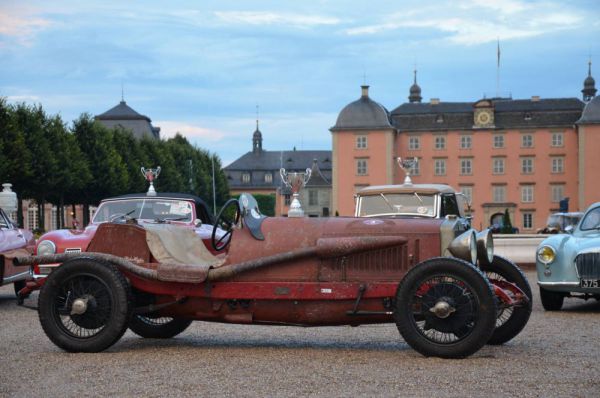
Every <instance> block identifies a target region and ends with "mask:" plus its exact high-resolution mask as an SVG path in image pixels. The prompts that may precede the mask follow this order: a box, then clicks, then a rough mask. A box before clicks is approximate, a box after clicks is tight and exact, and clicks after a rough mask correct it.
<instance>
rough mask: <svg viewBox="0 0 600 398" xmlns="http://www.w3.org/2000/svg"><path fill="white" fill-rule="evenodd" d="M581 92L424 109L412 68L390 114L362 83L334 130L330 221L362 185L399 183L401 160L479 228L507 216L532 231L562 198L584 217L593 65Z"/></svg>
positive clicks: (594, 112) (598, 116)
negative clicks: (465, 207) (462, 199)
mask: <svg viewBox="0 0 600 398" xmlns="http://www.w3.org/2000/svg"><path fill="white" fill-rule="evenodd" d="M583 85H584V87H583V89H582V90H581V92H582V93H583V96H582V100H580V99H579V98H575V97H572V98H540V97H538V96H533V97H531V98H530V99H512V98H487V99H486V98H484V99H481V100H478V101H475V102H444V101H441V100H439V99H435V98H433V99H431V100H430V101H429V102H422V101H421V100H422V97H421V88H420V87H419V86H418V84H417V79H416V71H415V80H414V84H413V85H412V86H411V87H410V95H409V97H408V99H409V102H407V103H404V104H402V105H400V106H398V107H396V108H395V109H393V110H392V111H391V112H390V111H388V110H387V109H386V108H385V107H384V106H382V105H381V104H379V103H377V102H375V101H374V100H372V99H371V98H370V97H369V86H362V94H361V97H360V98H359V99H358V100H356V101H354V102H352V103H350V104H348V105H347V106H346V107H344V108H343V109H342V111H341V112H340V114H339V116H338V118H337V122H336V123H335V126H333V127H332V128H331V129H330V130H331V135H332V163H333V164H332V204H331V213H332V215H333V214H336V213H338V214H339V215H342V216H344V215H352V214H353V212H354V194H355V193H356V192H357V191H358V190H360V189H361V188H363V187H366V186H369V185H383V184H402V182H403V180H404V173H403V172H402V170H400V169H399V167H398V166H397V164H396V162H395V158H396V157H398V156H400V157H416V158H418V160H419V162H418V165H417V167H416V168H415V170H414V173H413V175H414V177H413V178H412V180H413V182H414V183H440V184H448V185H451V186H452V187H454V188H455V189H456V190H457V191H462V192H463V193H464V194H465V195H466V196H467V197H468V198H469V199H470V200H471V203H472V206H471V212H472V213H471V214H472V216H473V226H474V227H477V228H480V227H487V226H489V225H491V224H493V223H494V222H495V221H496V220H497V218H498V217H500V215H501V214H502V213H504V212H505V210H506V209H508V211H509V213H510V216H511V221H512V224H513V226H515V227H517V228H518V229H519V230H520V231H521V232H522V233H527V232H535V231H536V229H537V228H540V227H543V226H544V225H545V222H546V218H547V217H548V215H549V214H551V213H553V212H557V211H558V210H559V202H560V201H561V200H563V199H566V198H568V199H569V200H568V203H569V209H568V210H569V211H577V210H585V208H586V207H587V206H589V205H590V204H591V203H594V202H597V201H600V184H599V181H600V96H596V88H595V82H594V79H593V78H592V76H591V63H590V64H589V69H588V76H587V77H586V78H585V80H584V84H583ZM563 203H564V201H563Z"/></svg>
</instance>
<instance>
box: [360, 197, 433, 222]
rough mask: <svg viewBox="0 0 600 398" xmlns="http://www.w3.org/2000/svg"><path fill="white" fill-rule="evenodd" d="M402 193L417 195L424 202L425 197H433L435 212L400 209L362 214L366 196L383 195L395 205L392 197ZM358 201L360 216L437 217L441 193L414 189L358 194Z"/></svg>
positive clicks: (385, 199) (389, 203)
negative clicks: (421, 191) (410, 190)
mask: <svg viewBox="0 0 600 398" xmlns="http://www.w3.org/2000/svg"><path fill="white" fill-rule="evenodd" d="M400 195H402V196H406V197H416V198H417V200H418V201H421V202H424V200H423V199H424V198H427V199H429V198H431V197H433V206H431V207H432V208H433V214H428V213H425V212H424V213H419V212H400V211H396V212H394V211H390V212H381V213H373V214H362V210H363V205H364V200H365V199H366V198H373V197H381V198H383V200H384V201H386V203H388V205H389V206H391V207H393V206H394V205H393V204H391V202H390V199H391V198H393V197H394V196H400ZM357 201H358V203H357V211H356V214H357V216H358V217H381V216H386V217H390V216H404V217H425V218H437V217H438V216H439V204H440V195H439V194H431V193H419V192H417V191H414V192H381V193H378V194H369V195H364V194H363V195H358V197H357ZM423 207H426V208H428V207H429V206H423ZM390 210H391V209H390Z"/></svg>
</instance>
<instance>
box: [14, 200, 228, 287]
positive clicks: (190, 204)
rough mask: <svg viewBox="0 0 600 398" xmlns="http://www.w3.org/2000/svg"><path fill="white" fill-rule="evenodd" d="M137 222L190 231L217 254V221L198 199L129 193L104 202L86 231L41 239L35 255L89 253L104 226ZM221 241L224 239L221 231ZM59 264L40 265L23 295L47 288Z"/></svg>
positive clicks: (55, 233) (54, 233) (65, 231)
mask: <svg viewBox="0 0 600 398" xmlns="http://www.w3.org/2000/svg"><path fill="white" fill-rule="evenodd" d="M107 222H113V223H115V222H116V223H127V222H134V223H136V224H139V225H142V226H143V225H145V224H171V225H176V226H180V227H182V228H189V229H192V230H194V231H195V232H196V234H197V235H198V236H199V237H200V238H201V239H202V240H203V241H204V242H205V244H206V246H207V247H208V248H209V249H211V250H213V252H214V253H216V250H214V249H212V247H211V245H210V239H211V233H212V231H213V224H214V219H213V216H212V214H211V213H210V211H209V209H208V206H207V205H206V203H205V202H204V201H203V200H202V199H200V198H199V197H197V196H194V195H189V194H182V193H158V194H154V195H149V194H147V193H139V194H129V195H122V196H117V197H114V198H109V199H104V200H103V201H102V202H100V205H99V206H98V209H97V210H96V212H95V214H94V217H93V218H92V221H91V223H90V224H89V225H88V226H87V227H86V228H85V229H83V230H76V229H59V230H55V231H50V232H47V233H45V234H44V235H42V236H40V238H39V239H38V243H37V246H36V248H35V253H36V254H37V255H42V256H45V255H53V254H61V253H80V252H85V251H87V248H88V245H89V244H90V241H91V240H92V238H93V237H94V235H95V234H96V230H97V229H98V227H99V226H100V225H101V224H104V223H107ZM217 235H218V236H217V237H218V238H220V237H221V232H220V230H219V232H218V234H217ZM58 265H59V264H43V265H36V266H34V268H33V274H34V278H35V280H34V281H32V282H31V283H29V284H27V289H26V290H24V291H23V292H22V295H27V294H29V293H30V292H31V291H33V290H37V289H39V288H40V287H41V285H43V283H44V280H45V278H46V276H48V274H50V272H52V271H53V270H54V269H55V268H56V267H57V266H58Z"/></svg>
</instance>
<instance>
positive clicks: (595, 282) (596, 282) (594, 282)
mask: <svg viewBox="0 0 600 398" xmlns="http://www.w3.org/2000/svg"><path fill="white" fill-rule="evenodd" d="M579 286H580V287H600V279H582V280H581V281H580V282H579Z"/></svg>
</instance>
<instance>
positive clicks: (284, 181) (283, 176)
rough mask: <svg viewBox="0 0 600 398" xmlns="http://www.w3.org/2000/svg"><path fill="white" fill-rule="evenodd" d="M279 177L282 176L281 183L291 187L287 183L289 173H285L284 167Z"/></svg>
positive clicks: (280, 170)
mask: <svg viewBox="0 0 600 398" xmlns="http://www.w3.org/2000/svg"><path fill="white" fill-rule="evenodd" d="M279 175H280V176H281V181H282V182H283V183H284V184H285V185H289V184H288V181H287V173H286V172H285V169H284V168H283V167H282V168H280V169H279Z"/></svg>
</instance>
